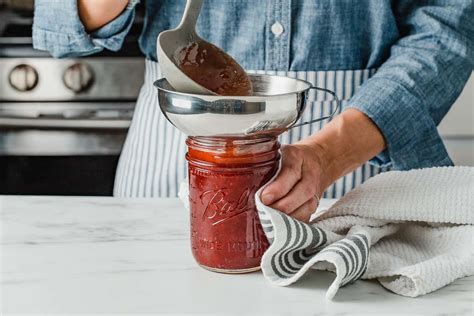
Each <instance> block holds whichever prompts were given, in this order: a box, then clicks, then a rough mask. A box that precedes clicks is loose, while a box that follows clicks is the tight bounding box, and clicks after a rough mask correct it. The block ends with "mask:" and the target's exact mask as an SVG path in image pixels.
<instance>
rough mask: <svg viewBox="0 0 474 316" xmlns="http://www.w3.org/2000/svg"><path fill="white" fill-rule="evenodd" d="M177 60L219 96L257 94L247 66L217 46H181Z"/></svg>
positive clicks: (197, 43)
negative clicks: (245, 67)
mask: <svg viewBox="0 0 474 316" xmlns="http://www.w3.org/2000/svg"><path fill="white" fill-rule="evenodd" d="M175 59H176V60H177V62H178V66H179V68H180V69H181V70H182V71H183V72H184V73H185V74H186V75H187V76H188V77H189V78H191V79H192V80H194V81H195V82H197V83H198V84H200V85H201V86H203V87H204V88H206V89H208V90H211V91H212V92H214V93H216V94H218V95H230V96H249V95H252V94H253V90H252V82H251V81H250V79H249V77H248V76H247V73H246V72H245V71H244V69H243V68H242V67H241V66H240V65H239V64H238V63H237V62H236V61H235V60H234V59H232V57H230V56H229V55H227V54H226V53H225V52H223V51H222V50H221V49H220V48H219V47H217V46H215V45H212V44H210V43H207V42H192V43H191V44H189V45H188V46H186V47H183V48H181V49H178V50H177V51H176V53H175Z"/></svg>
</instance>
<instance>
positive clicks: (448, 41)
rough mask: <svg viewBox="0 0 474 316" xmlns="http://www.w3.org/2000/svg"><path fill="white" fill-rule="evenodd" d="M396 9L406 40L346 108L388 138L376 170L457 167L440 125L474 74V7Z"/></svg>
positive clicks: (443, 0)
mask: <svg viewBox="0 0 474 316" xmlns="http://www.w3.org/2000/svg"><path fill="white" fill-rule="evenodd" d="M397 3H398V4H397V7H395V8H394V10H396V12H395V14H396V15H397V18H398V26H399V30H400V33H401V37H400V39H399V40H398V41H397V42H395V43H394V44H393V46H392V47H391V51H390V57H389V58H388V59H387V60H386V62H384V63H383V65H382V66H381V67H380V68H379V69H378V71H377V73H376V74H375V75H374V76H373V77H372V78H371V79H369V80H368V81H366V83H365V84H364V85H363V86H362V87H361V89H360V90H359V91H358V92H357V93H356V94H355V95H354V97H353V98H352V99H351V100H350V101H349V103H348V106H347V107H348V108H356V109H358V110H360V111H362V112H364V113H365V114H366V115H367V116H369V117H370V118H371V119H372V121H374V123H375V124H376V125H377V126H378V128H379V129H380V130H381V132H382V134H383V135H384V138H385V141H386V145H387V149H386V150H385V151H384V152H382V153H381V154H380V155H378V156H377V157H374V159H372V160H371V162H372V163H373V164H376V165H382V166H386V165H391V166H392V167H393V168H394V169H400V170H403V169H413V168H424V167H432V166H444V165H452V164H453V163H452V161H451V159H450V158H449V156H448V153H447V152H446V148H445V147H444V144H443V142H442V140H441V137H440V135H439V134H438V131H437V125H438V123H439V122H440V121H441V119H442V118H443V117H444V115H445V114H446V113H447V112H448V110H449V108H450V107H451V105H452V104H453V103H454V101H455V100H456V98H457V97H458V96H459V94H460V93H461V91H462V88H463V87H464V85H465V83H466V81H467V80H468V79H469V76H470V75H471V73H472V67H473V64H474V56H473V55H474V52H473V50H474V49H473V45H474V44H473V42H474V38H473V37H474V18H473V17H474V8H473V2H472V1H470V0H452V1H449V0H436V1H435V0H431V1H409V0H405V1H398V2H397Z"/></svg>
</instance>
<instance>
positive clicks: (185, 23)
mask: <svg viewBox="0 0 474 316" xmlns="http://www.w3.org/2000/svg"><path fill="white" fill-rule="evenodd" d="M203 2H204V0H187V1H186V7H185V8H184V13H183V17H182V18H181V22H180V23H179V25H178V28H179V29H183V30H184V31H187V32H189V33H192V34H194V33H195V32H196V22H197V19H198V17H199V13H200V12H201V7H202V3H203Z"/></svg>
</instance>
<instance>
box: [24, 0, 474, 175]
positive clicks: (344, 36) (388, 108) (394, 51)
mask: <svg viewBox="0 0 474 316" xmlns="http://www.w3.org/2000/svg"><path fill="white" fill-rule="evenodd" d="M137 2H138V1H137V0H130V3H129V5H128V7H127V8H126V9H125V10H124V12H123V13H122V14H121V15H120V16H119V17H117V18H116V19H115V20H113V21H111V22H110V23H109V24H107V25H105V26H104V27H102V28H101V29H99V30H97V31H95V32H93V33H92V34H87V33H86V31H85V30H84V27H83V25H82V23H81V21H80V19H79V17H78V12H77V5H76V1H75V0H66V1H64V0H36V1H35V17H34V25H33V45H34V47H35V48H36V49H40V50H47V51H49V52H50V53H51V54H52V55H53V56H55V57H75V56H85V55H90V54H94V53H96V52H99V51H101V50H103V49H109V50H113V51H116V50H119V49H120V47H121V45H122V43H123V40H124V38H125V36H126V34H127V32H128V30H129V29H130V26H131V24H132V22H133V18H134V8H135V5H136V3H137ZM145 5H146V17H145V24H144V28H143V32H142V35H141V37H140V40H139V41H140V47H141V49H142V51H143V53H144V55H145V56H146V58H148V59H151V60H156V38H157V35H158V34H159V33H160V32H161V31H163V30H166V29H170V28H174V27H176V26H177V25H178V23H179V21H180V19H181V16H182V13H183V9H184V5H185V1H184V0H179V1H177V0H147V1H146V2H145ZM198 33H199V34H200V35H201V36H202V37H203V38H205V39H206V40H209V41H210V42H212V43H214V44H216V45H217V46H219V47H221V48H223V49H224V50H225V51H227V52H228V53H230V54H231V55H232V56H233V57H234V58H235V59H236V60H237V61H238V62H239V63H241V65H242V66H243V67H244V68H246V69H255V70H257V69H263V70H286V71H288V70H292V71H310V70H356V69H367V68H378V71H377V73H376V74H375V75H374V76H373V77H372V78H371V79H369V80H368V81H366V82H365V84H364V85H363V86H362V87H361V88H360V89H359V90H358V92H357V93H356V94H355V95H354V96H353V97H352V98H351V100H350V101H349V102H348V104H347V106H346V107H348V108H356V109H358V110H360V111H362V112H363V113H365V114H366V115H367V116H368V117H370V118H371V119H372V120H373V122H374V123H375V124H376V125H377V126H378V128H379V129H380V131H381V132H382V134H383V135H384V138H385V141H386V144H387V149H386V150H385V151H384V152H383V153H381V154H380V155H378V156H377V157H374V159H372V161H371V162H372V163H374V164H377V165H382V166H387V165H391V166H392V168H394V169H400V170H403V169H413V168H424V167H432V166H442V165H452V161H451V159H450V158H449V156H448V154H447V152H446V149H445V147H444V145H443V142H442V140H441V138H440V136H439V134H438V131H437V128H436V126H437V124H438V123H439V122H440V121H441V119H442V118H443V117H444V115H445V114H446V113H447V111H448V110H449V108H450V106H451V105H452V103H453V102H454V101H455V100H456V98H457V96H458V95H459V94H460V92H461V90H462V88H463V86H464V84H465V83H466V81H467V79H468V78H469V76H470V74H471V72H472V69H473V64H474V4H473V0H425V1H421V0H420V1H413V0H393V1H389V0H339V1H335V0H333V1H330V0H261V1H254V0H206V1H205V2H204V5H203V8H202V11H201V14H200V17H199V21H198Z"/></svg>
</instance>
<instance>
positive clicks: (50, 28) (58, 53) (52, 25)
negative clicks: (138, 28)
mask: <svg viewBox="0 0 474 316" xmlns="http://www.w3.org/2000/svg"><path fill="white" fill-rule="evenodd" d="M138 2H139V0H130V1H129V4H128V5H127V8H126V9H125V10H124V11H123V12H122V13H121V14H120V15H119V16H118V17H117V18H115V19H114V20H113V21H111V22H109V23H108V24H106V25H105V26H103V27H102V28H100V29H98V30H96V31H94V32H93V33H91V34H88V33H87V32H86V30H85V28H84V26H83V24H82V22H81V20H80V18H79V13H78V9H77V1H76V0H65V1H64V0H36V1H35V13H34V21H33V47H34V48H35V49H38V50H46V51H48V52H50V54H51V55H52V56H53V57H77V56H86V55H91V54H94V53H97V52H100V51H102V50H103V49H104V48H106V49H108V50H112V51H117V50H119V49H120V48H121V46H122V44H123V41H124V39H125V36H126V35H127V33H128V31H129V30H130V27H131V26H132V23H133V18H134V15H135V9H134V8H135V5H136V4H137V3H138Z"/></svg>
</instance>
